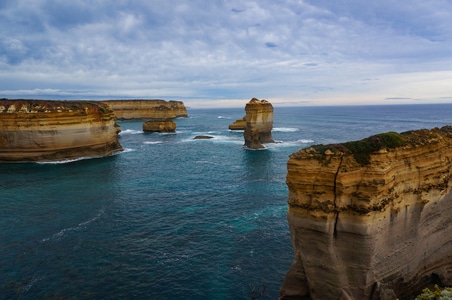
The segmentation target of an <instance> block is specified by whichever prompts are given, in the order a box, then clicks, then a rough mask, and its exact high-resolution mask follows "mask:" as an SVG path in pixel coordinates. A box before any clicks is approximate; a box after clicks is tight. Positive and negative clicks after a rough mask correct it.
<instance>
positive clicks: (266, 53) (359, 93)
mask: <svg viewBox="0 0 452 300" xmlns="http://www.w3.org/2000/svg"><path fill="white" fill-rule="evenodd" d="M451 6H452V4H451V3H449V1H441V0H434V1H430V2H425V1H424V2H421V1H411V2H410V3H407V2H406V1H402V2H396V3H395V2H389V1H387V0H385V1H378V2H372V3H369V2H365V3H364V2H361V1H357V0H356V1H334V2H332V1H327V0H316V1H311V0H305V1H296V0H286V1H270V0H263V1H257V0H256V1H238V0H233V1H227V2H222V1H188V0H186V1H185V0H174V1H144V2H142V3H139V2H137V1H126V0H123V1H107V0H105V1H96V2H94V3H93V2H92V1H89V2H88V1H82V0H78V1H70V2H61V1H50V0H48V1H45V0H41V1H34V2H31V3H30V2H29V1H25V0H19V1H15V2H13V1H11V2H7V3H6V4H5V3H4V4H2V5H0V41H1V42H0V97H2V95H4V96H8V97H10V98H11V97H14V95H17V96H27V97H33V96H34V95H36V96H40V95H44V94H47V95H48V96H49V97H50V96H52V95H53V96H54V97H59V96H62V95H64V96H66V97H71V96H72V97H80V96H84V97H91V98H109V97H110V98H111V97H133V98H137V97H138V98H165V99H180V100H184V101H186V102H191V103H196V105H202V103H203V101H209V103H216V104H218V105H224V104H231V103H234V104H237V103H238V102H240V101H238V100H240V99H243V100H244V101H247V100H249V99H250V98H252V97H259V98H267V99H269V100H271V101H276V102H278V103H283V102H284V103H298V102H299V103H312V104H325V103H332V104H338V103H351V102H353V103H356V102H357V103H371V102H372V103H373V102H378V101H388V100H384V99H390V98H409V99H430V100H426V101H431V99H443V100H438V101H444V99H450V98H448V97H450V96H451V95H452V87H449V86H448V85H447V84H444V82H447V81H449V82H450V80H451V79H452V78H451V74H450V73H449V72H446V71H448V70H450V69H452V68H451V67H452V54H451V53H452V29H451V28H452V7H451ZM421 87H422V88H421ZM40 91H46V92H44V93H41V92H40ZM214 100H218V101H216V102H213V101H214ZM391 101H392V100H391ZM404 101H405V100H404ZM413 101H415V100H413ZM416 101H417V100H416ZM419 101H420V100H419ZM188 104H189V103H188Z"/></svg>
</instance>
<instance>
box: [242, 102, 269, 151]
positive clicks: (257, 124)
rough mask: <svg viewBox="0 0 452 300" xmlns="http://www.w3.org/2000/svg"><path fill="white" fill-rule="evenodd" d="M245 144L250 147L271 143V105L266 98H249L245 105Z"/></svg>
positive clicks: (255, 147) (259, 146) (259, 147)
mask: <svg viewBox="0 0 452 300" xmlns="http://www.w3.org/2000/svg"><path fill="white" fill-rule="evenodd" d="M245 112H246V115H245V121H246V126H245V131H244V133H243V136H244V139H245V146H246V147H248V148H250V149H261V148H264V146H263V144H265V143H273V142H274V141H273V138H272V129H273V106H272V104H271V103H270V102H268V101H267V100H259V99H256V98H253V99H251V100H250V101H249V102H248V103H247V104H246V106H245Z"/></svg>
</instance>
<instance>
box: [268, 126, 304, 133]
mask: <svg viewBox="0 0 452 300" xmlns="http://www.w3.org/2000/svg"><path fill="white" fill-rule="evenodd" d="M299 130H300V129H298V128H293V127H275V128H273V129H272V131H278V132H296V131H299Z"/></svg>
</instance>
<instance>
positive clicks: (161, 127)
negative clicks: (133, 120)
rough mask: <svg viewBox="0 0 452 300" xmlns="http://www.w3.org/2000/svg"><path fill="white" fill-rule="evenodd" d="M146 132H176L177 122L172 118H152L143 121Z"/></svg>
mask: <svg viewBox="0 0 452 300" xmlns="http://www.w3.org/2000/svg"><path fill="white" fill-rule="evenodd" d="M143 131H144V132H161V133H163V132H167V133H170V132H175V131H176V122H174V121H171V120H170V119H166V118H164V119H152V120H149V121H146V122H144V123H143Z"/></svg>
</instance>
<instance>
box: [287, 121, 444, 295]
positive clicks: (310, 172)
mask: <svg viewBox="0 0 452 300" xmlns="http://www.w3.org/2000/svg"><path fill="white" fill-rule="evenodd" d="M287 168H288V174H287V185H288V188H289V200H288V203H289V209H288V221H289V226H290V231H291V238H292V243H293V248H294V262H293V264H292V266H291V268H290V270H289V271H288V273H287V275H286V279H285V282H284V284H283V286H282V288H281V297H280V299H396V298H398V299H414V295H417V294H419V293H420V292H421V290H422V289H423V288H424V287H426V286H427V285H429V284H431V283H437V284H439V285H452V218H451V217H452V194H451V190H450V189H451V168H452V127H450V126H445V127H443V128H441V129H438V128H435V129H432V130H418V131H410V132H405V133H401V134H397V133H394V132H389V133H385V134H379V135H376V136H372V137H369V138H367V139H364V140H361V141H355V142H348V143H344V144H337V145H317V146H313V147H310V148H307V149H302V150H300V151H298V152H297V153H295V154H293V155H291V156H290V159H289V161H288V164H287Z"/></svg>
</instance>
